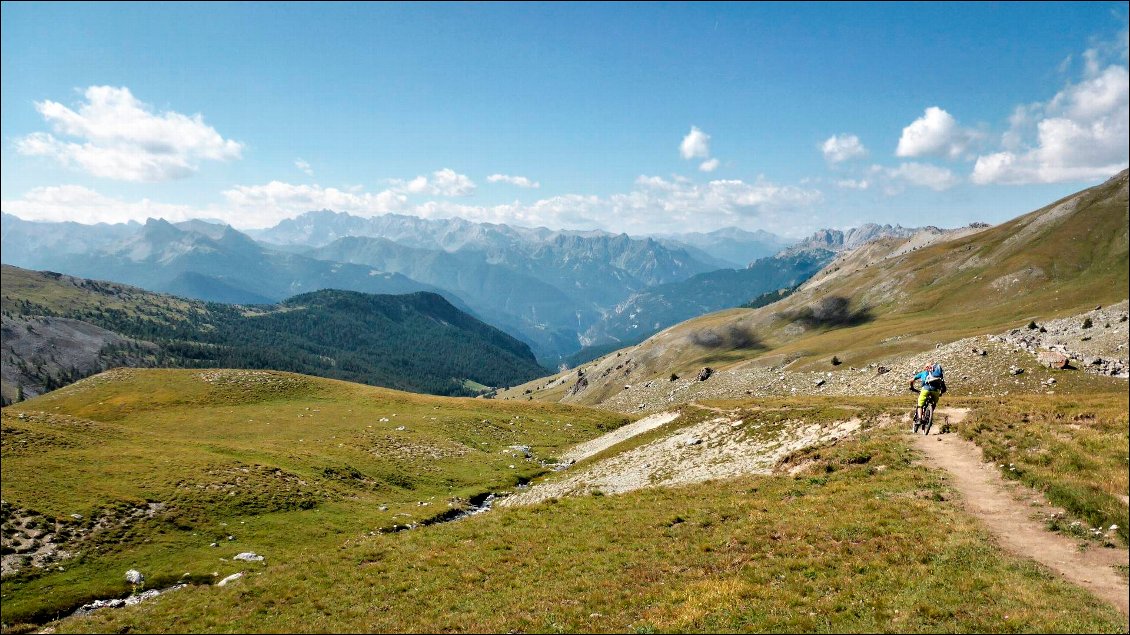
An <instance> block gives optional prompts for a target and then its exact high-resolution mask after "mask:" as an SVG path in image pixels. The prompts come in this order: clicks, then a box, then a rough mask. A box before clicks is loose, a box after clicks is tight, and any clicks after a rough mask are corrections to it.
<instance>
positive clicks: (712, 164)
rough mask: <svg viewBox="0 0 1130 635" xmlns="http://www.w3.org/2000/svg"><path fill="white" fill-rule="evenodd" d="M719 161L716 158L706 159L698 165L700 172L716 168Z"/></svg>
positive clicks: (711, 170)
mask: <svg viewBox="0 0 1130 635" xmlns="http://www.w3.org/2000/svg"><path fill="white" fill-rule="evenodd" d="M719 164H720V162H719V161H718V159H707V160H705V161H703V162H702V163H700V164H699V165H698V169H699V171H700V172H713V171H714V170H717V169H718V166H719Z"/></svg>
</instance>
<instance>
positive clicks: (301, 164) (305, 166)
mask: <svg viewBox="0 0 1130 635" xmlns="http://www.w3.org/2000/svg"><path fill="white" fill-rule="evenodd" d="M294 167H296V168H298V169H299V170H302V171H303V172H305V173H306V176H314V168H313V167H311V165H310V164H309V163H307V162H306V161H304V160H302V159H295V160H294Z"/></svg>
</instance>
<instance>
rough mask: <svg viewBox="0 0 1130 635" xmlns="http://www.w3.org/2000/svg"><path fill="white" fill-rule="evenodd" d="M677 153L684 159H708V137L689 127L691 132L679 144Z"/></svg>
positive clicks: (695, 127) (696, 128)
mask: <svg viewBox="0 0 1130 635" xmlns="http://www.w3.org/2000/svg"><path fill="white" fill-rule="evenodd" d="M679 153H680V154H682V155H683V158H684V159H696V158H697V159H706V158H709V157H710V135H708V134H706V133H705V132H703V131H701V130H699V129H698V126H691V131H690V132H688V133H687V136H685V137H683V142H682V143H680V144H679Z"/></svg>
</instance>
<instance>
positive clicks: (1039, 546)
mask: <svg viewBox="0 0 1130 635" xmlns="http://www.w3.org/2000/svg"><path fill="white" fill-rule="evenodd" d="M967 413H968V410H964V409H960V408H939V409H938V414H939V415H943V416H948V420H949V421H950V422H952V423H959V422H960V421H961V420H962V419H964V418H965V415H966V414H967ZM940 430H941V426H939V425H935V426H934V429H933V432H932V434H931V435H930V436H929V437H926V436H923V435H917V436H915V444H916V446H917V447H918V449H919V450H921V451H923V452H925V453H926V455H927V456H928V457H929V458H928V462H929V463H930V464H932V465H933V466H935V467H941V468H944V469H945V470H946V471H947V472H949V473H950V476H951V477H952V483H953V485H954V486H955V487H956V488H957V489H958V490H959V491H960V492H961V494H962V497H963V498H964V499H965V508H966V510H967V511H968V512H969V513H971V514H973V515H974V516H976V517H977V518H979V519H980V520H981V522H983V523H984V524H985V526H986V527H987V528H988V529H989V530H990V531H991V532H992V533H993V535H995V536H996V537H997V540H999V541H1000V544H1001V545H1002V546H1004V547H1005V548H1006V549H1009V550H1010V551H1012V552H1014V553H1017V554H1019V555H1022V556H1025V557H1028V558H1032V559H1034V560H1036V561H1037V562H1040V563H1041V564H1043V565H1045V566H1047V567H1050V568H1051V569H1053V570H1055V571H1058V572H1059V573H1060V574H1062V575H1063V576H1064V577H1066V578H1067V579H1068V580H1070V581H1071V582H1074V583H1075V584H1078V585H1080V586H1082V587H1084V588H1086V589H1088V590H1089V591H1091V592H1092V593H1094V594H1095V595H1096V596H1098V597H1100V598H1102V599H1103V600H1105V601H1107V602H1109V603H1110V604H1112V605H1114V606H1115V607H1116V608H1118V610H1119V611H1121V612H1122V615H1123V616H1130V596H1128V595H1127V591H1128V588H1127V584H1126V582H1125V581H1123V579H1122V578H1121V577H1120V576H1119V575H1118V573H1116V572H1115V570H1114V568H1113V567H1114V565H1118V564H1121V565H1126V564H1127V562H1128V560H1130V554H1128V552H1127V550H1126V549H1104V548H1102V547H1092V548H1089V549H1087V550H1086V551H1080V550H1079V541H1078V540H1073V539H1071V538H1068V537H1066V536H1062V535H1059V534H1054V533H1052V532H1050V531H1048V530H1047V529H1045V528H1044V526H1043V525H1042V524H1041V523H1040V522H1038V521H1036V520H1033V519H1032V518H1031V516H1032V512H1033V508H1032V507H1031V506H1029V505H1028V504H1026V503H1024V502H1021V501H1019V500H1017V496H1018V495H1019V494H1020V493H1023V499H1022V500H1028V501H1031V500H1040V501H1043V500H1044V499H1043V496H1042V495H1040V494H1039V493H1036V492H1035V491H1032V490H1029V489H1027V488H1024V487H1023V486H1022V485H1020V484H1018V483H1014V482H1010V481H1006V480H1005V479H1004V478H1002V477H1001V475H1000V473H999V472H998V471H997V468H996V467H995V466H993V465H991V464H988V463H985V462H984V461H983V460H982V454H981V449H980V448H979V447H978V446H977V445H976V444H974V443H971V442H969V441H966V440H965V439H962V438H960V437H958V436H957V435H954V434H946V435H939V434H938V431H940ZM1128 624H1130V621H1128Z"/></svg>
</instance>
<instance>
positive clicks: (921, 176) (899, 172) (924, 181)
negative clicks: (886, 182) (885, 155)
mask: <svg viewBox="0 0 1130 635" xmlns="http://www.w3.org/2000/svg"><path fill="white" fill-rule="evenodd" d="M883 172H884V173H885V174H886V176H888V177H889V178H891V179H895V180H899V181H905V182H907V183H910V184H912V185H918V186H921V187H928V188H930V189H932V190H935V191H938V192H940V191H942V190H948V189H949V188H951V187H953V186H955V185H957V184H958V183H960V182H961V179H960V178H958V177H957V175H955V174H954V173H953V172H952V171H951V170H949V169H948V168H940V167H938V166H936V165H930V164H927V163H913V162H912V163H903V164H902V165H900V166H898V167H897V168H884V169H883Z"/></svg>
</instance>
